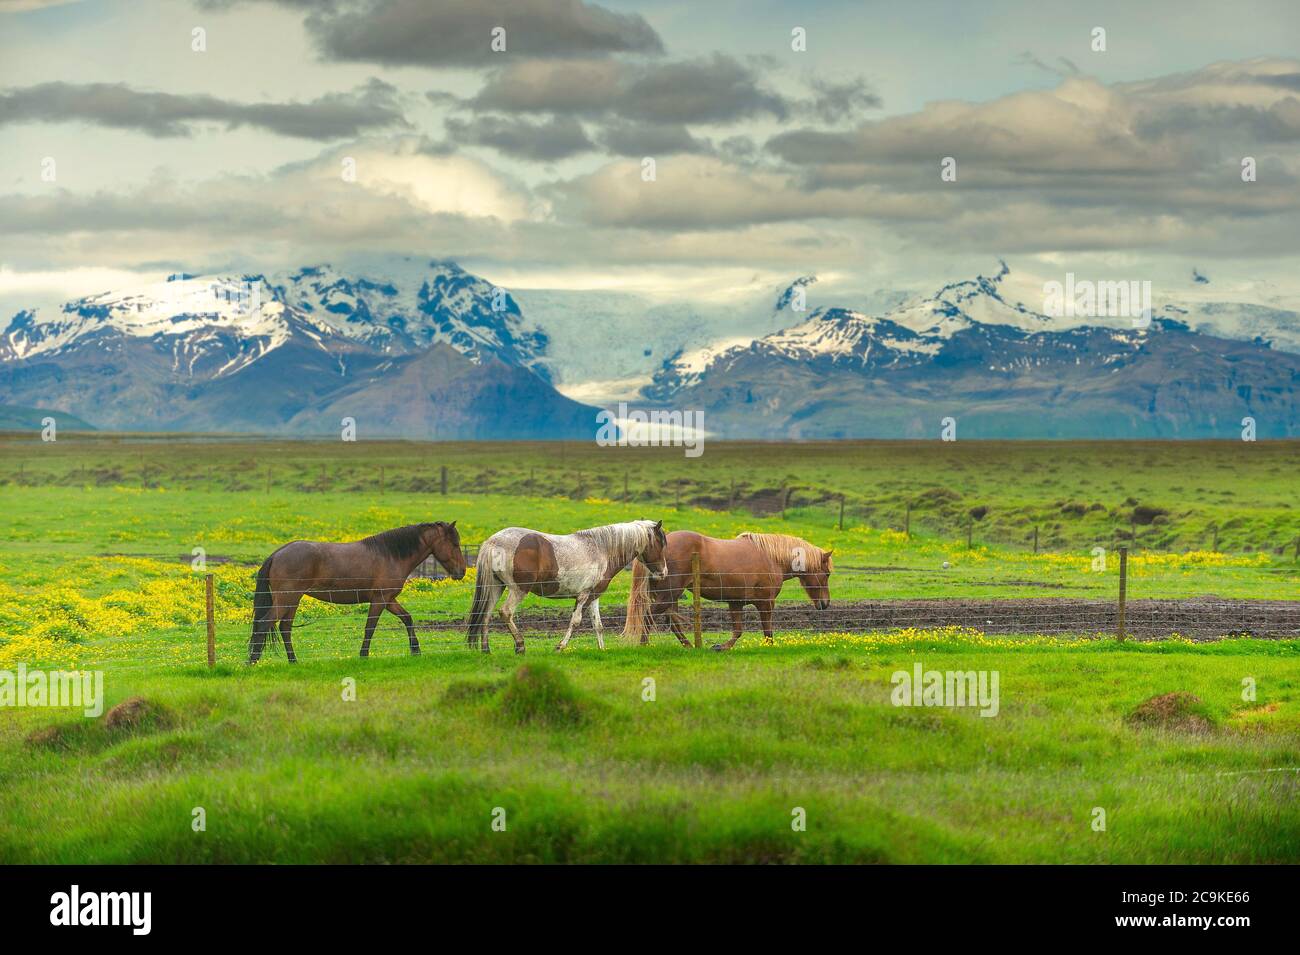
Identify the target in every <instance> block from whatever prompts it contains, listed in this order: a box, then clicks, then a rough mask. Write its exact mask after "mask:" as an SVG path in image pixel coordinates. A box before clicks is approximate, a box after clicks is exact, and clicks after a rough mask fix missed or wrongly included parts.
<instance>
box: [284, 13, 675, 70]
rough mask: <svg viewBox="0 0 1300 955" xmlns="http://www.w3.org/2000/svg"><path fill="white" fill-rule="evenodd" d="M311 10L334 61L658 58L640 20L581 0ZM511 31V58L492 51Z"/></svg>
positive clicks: (311, 22) (310, 24)
mask: <svg viewBox="0 0 1300 955" xmlns="http://www.w3.org/2000/svg"><path fill="white" fill-rule="evenodd" d="M287 5H289V6H298V7H305V6H314V7H316V9H315V10H314V11H313V12H312V13H311V14H309V15H308V17H307V19H306V21H305V22H306V25H307V29H308V31H309V32H310V33H311V34H312V36H313V38H314V39H315V40H316V42H317V44H318V45H319V47H320V49H321V52H322V54H323V55H325V56H326V57H328V58H330V59H335V60H348V61H358V62H365V63H383V64H387V65H402V66H469V67H490V66H496V65H497V64H498V61H499V59H500V58H501V57H502V56H506V55H509V56H528V57H572V56H590V55H603V54H607V53H661V52H663V41H662V40H661V39H660V37H659V34H658V33H656V32H655V30H654V28H653V27H651V26H650V24H649V23H647V22H646V21H645V19H644V18H643V17H641V16H640V15H639V14H635V13H615V12H613V11H611V10H607V9H606V8H604V7H601V6H597V5H596V4H593V3H586V2H584V0H510V2H508V3H501V2H490V0H350V2H344V0H340V2H338V3H321V4H308V3H303V2H297V3H290V4H287ZM496 27H504V28H505V30H506V51H507V52H506V53H505V54H500V53H495V52H493V51H492V49H491V45H490V44H491V39H492V30H493V29H494V28H496Z"/></svg>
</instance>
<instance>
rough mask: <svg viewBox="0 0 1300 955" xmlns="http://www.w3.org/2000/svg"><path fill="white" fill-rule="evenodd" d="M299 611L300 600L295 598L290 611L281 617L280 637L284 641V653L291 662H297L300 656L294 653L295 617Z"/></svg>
mask: <svg viewBox="0 0 1300 955" xmlns="http://www.w3.org/2000/svg"><path fill="white" fill-rule="evenodd" d="M297 612H298V602H297V601H296V600H295V601H294V604H293V606H292V607H290V608H289V611H288V613H286V614H285V615H284V616H283V617H281V618H280V639H281V640H283V641H284V655H285V656H286V657H287V658H288V659H289V662H290V663H297V662H298V658H297V657H296V656H294V653H293V618H294V614H296V613H297Z"/></svg>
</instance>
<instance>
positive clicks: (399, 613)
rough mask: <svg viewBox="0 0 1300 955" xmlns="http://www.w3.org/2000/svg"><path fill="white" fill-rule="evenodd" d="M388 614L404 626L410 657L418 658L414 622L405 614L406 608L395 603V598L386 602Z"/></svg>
mask: <svg viewBox="0 0 1300 955" xmlns="http://www.w3.org/2000/svg"><path fill="white" fill-rule="evenodd" d="M388 612H389V613H391V614H392V615H393V616H395V617H396V618H397V619H398V620H400V621H402V623H404V624H406V636H407V639H409V640H410V642H411V656H413V657H418V656H419V655H420V641H419V640H417V639H415V621H414V620H412V619H411V615H410V614H409V613H407V612H406V608H405V607H403V606H402V605H401V604H399V603H398V602H397V598H396V597H394V598H393V599H392V600H390V601H388Z"/></svg>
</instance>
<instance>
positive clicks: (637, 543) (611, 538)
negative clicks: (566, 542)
mask: <svg viewBox="0 0 1300 955" xmlns="http://www.w3.org/2000/svg"><path fill="white" fill-rule="evenodd" d="M654 526H655V522H654V521H626V522H624V523H622V524H603V525H601V526H600V527H588V528H587V529H586V530H581V531H575V532H574V536H575V537H589V538H592V539H594V540H595V541H596V545H597V547H599V548H600V550H601V551H603V552H604V553H607V554H608V553H615V552H616V553H619V554H622V553H624V552H625V548H626V549H630V551H631V553H630V554H629V555H628V556H629V558H630V557H631V556H632V555H635V554H636V553H638V552H639V551H641V550H642V549H644V548H645V546H646V544H648V543H649V542H650V533H651V529H652V528H653V527H654Z"/></svg>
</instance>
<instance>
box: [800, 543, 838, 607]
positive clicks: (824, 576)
mask: <svg viewBox="0 0 1300 955" xmlns="http://www.w3.org/2000/svg"><path fill="white" fill-rule="evenodd" d="M814 550H816V548H814ZM832 553H833V551H829V550H817V553H816V554H814V555H813V556H812V557H811V558H810V559H808V560H806V561H797V562H796V563H795V565H794V575H795V576H796V577H798V578H799V583H800V584H801V585H803V589H804V593H806V594H807V595H808V599H809V600H811V601H812V602H813V605H814V606H815V607H816V608H817V609H818V610H825V609H826V608H827V607H829V606H830V605H831V571H832V570H833V569H834V568H833V567H832V566H831V554H832Z"/></svg>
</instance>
